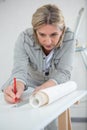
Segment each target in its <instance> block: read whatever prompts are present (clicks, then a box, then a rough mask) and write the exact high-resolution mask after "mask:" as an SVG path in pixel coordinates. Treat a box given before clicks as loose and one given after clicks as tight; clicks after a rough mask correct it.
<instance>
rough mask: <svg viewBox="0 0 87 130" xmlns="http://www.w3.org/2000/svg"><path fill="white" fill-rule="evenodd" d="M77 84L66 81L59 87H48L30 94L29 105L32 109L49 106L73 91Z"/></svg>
mask: <svg viewBox="0 0 87 130" xmlns="http://www.w3.org/2000/svg"><path fill="white" fill-rule="evenodd" d="M76 89H77V84H76V83H75V82H74V81H68V82H66V83H62V84H60V85H56V86H53V87H49V88H46V89H43V90H40V91H38V92H36V93H34V94H32V95H31V96H30V98H29V103H30V105H31V106H32V107H34V108H38V107H41V106H43V105H46V104H50V103H52V102H54V101H56V100H58V99H60V98H61V97H63V96H65V95H67V94H69V93H71V92H73V91H75V90H76Z"/></svg>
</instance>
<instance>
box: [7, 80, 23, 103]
mask: <svg viewBox="0 0 87 130" xmlns="http://www.w3.org/2000/svg"><path fill="white" fill-rule="evenodd" d="M16 87H17V93H16V94H15V93H14V91H13V90H14V88H13V85H10V86H8V87H6V88H5V89H4V98H5V100H6V101H7V102H9V103H16V102H19V101H20V97H21V95H22V93H23V91H24V84H23V83H22V82H21V81H17V83H16ZM15 99H17V100H15Z"/></svg>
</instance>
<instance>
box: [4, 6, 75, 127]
mask: <svg viewBox="0 0 87 130" xmlns="http://www.w3.org/2000/svg"><path fill="white" fill-rule="evenodd" d="M32 26H33V27H32V28H29V29H26V30H25V31H24V32H22V33H21V34H20V36H19V37H18V39H17V42H16V44H15V50H14V67H13V70H12V74H11V76H10V79H9V80H8V81H7V82H6V84H5V85H4V87H3V90H4V95H5V100H6V101H8V102H10V103H15V98H18V99H19V98H20V96H21V95H22V93H23V91H24V90H25V89H27V87H28V86H29V87H33V88H35V91H38V90H40V89H44V88H47V87H52V86H55V85H56V84H61V83H64V82H66V81H68V80H70V77H71V71H72V63H73V56H74V34H73V33H72V32H71V30H70V29H69V28H67V27H66V25H65V21H64V17H63V14H62V11H61V10H60V9H59V8H58V7H57V6H55V5H50V4H48V5H44V6H42V7H40V8H38V9H37V10H36V12H35V13H34V14H33V16H32ZM14 77H16V79H17V93H16V94H14V92H13V78H14ZM51 128H52V127H51ZM49 129H50V128H49ZM50 130H51V129H50Z"/></svg>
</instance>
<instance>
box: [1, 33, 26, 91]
mask: <svg viewBox="0 0 87 130" xmlns="http://www.w3.org/2000/svg"><path fill="white" fill-rule="evenodd" d="M24 44H25V43H24V33H21V34H20V35H19V37H18V39H17V41H16V44H15V48H14V63H13V70H12V73H11V76H10V78H9V79H8V80H7V82H6V83H5V84H4V85H3V86H2V90H3V89H4V88H5V87H7V86H8V85H10V84H11V83H12V82H13V78H14V77H16V78H17V79H20V80H21V81H24V83H25V85H26V84H27V65H28V56H27V53H26V50H25V47H24Z"/></svg>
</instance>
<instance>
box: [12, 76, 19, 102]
mask: <svg viewBox="0 0 87 130" xmlns="http://www.w3.org/2000/svg"><path fill="white" fill-rule="evenodd" d="M13 91H14V94H16V93H17V86H16V78H14V90H13ZM17 101H18V98H17V97H15V102H17Z"/></svg>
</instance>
